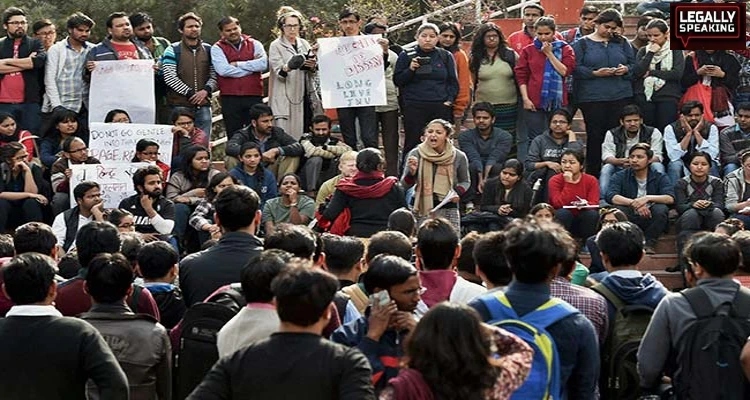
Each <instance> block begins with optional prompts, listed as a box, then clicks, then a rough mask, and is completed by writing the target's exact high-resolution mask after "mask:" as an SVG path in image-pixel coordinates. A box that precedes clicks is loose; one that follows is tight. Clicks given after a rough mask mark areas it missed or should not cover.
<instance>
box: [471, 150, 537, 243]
mask: <svg viewBox="0 0 750 400" xmlns="http://www.w3.org/2000/svg"><path fill="white" fill-rule="evenodd" d="M532 194H533V193H532V191H531V188H530V187H529V185H528V184H526V182H525V181H524V179H523V164H522V163H521V162H520V161H518V160H516V159H515V158H511V159H510V160H507V161H506V162H505V163H504V164H503V165H502V170H500V174H499V175H498V176H497V177H494V178H490V179H488V180H487V183H486V184H485V186H484V191H483V192H482V205H481V207H480V210H482V211H485V212H490V213H494V214H497V216H498V218H499V219H498V221H497V222H492V223H490V224H488V226H487V228H488V231H495V230H500V229H502V228H504V227H505V225H507V224H508V223H509V222H510V221H511V220H513V218H523V217H525V216H526V214H528V213H529V209H530V208H531V201H532V200H533V199H532V197H533V196H532Z"/></svg>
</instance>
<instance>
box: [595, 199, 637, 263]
mask: <svg viewBox="0 0 750 400" xmlns="http://www.w3.org/2000/svg"><path fill="white" fill-rule="evenodd" d="M627 220H628V216H627V215H625V213H624V212H622V211H620V210H619V209H618V208H615V207H609V208H600V209H599V223H598V224H597V225H596V231H597V233H598V232H600V231H601V230H602V229H603V228H604V227H605V226H607V225H609V224H613V223H615V222H623V221H627ZM586 251H588V253H589V256H590V257H591V264H589V273H590V274H596V273H600V272H606V269H605V268H604V263H602V255H601V253H600V252H599V247H598V246H597V245H596V235H593V236H589V238H588V239H586Z"/></svg>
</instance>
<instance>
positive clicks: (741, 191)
mask: <svg viewBox="0 0 750 400" xmlns="http://www.w3.org/2000/svg"><path fill="white" fill-rule="evenodd" d="M744 175H745V169H744V168H740V169H737V170H734V171H732V172H731V173H729V174H728V175H727V176H725V177H724V196H725V198H724V199H725V200H724V207H726V209H727V211H728V212H730V213H736V212H739V211H740V209H739V208H738V207H737V203H742V202H744V201H745V200H748V199H746V198H744V196H745V186H746V185H747V183H746V182H745V176H744Z"/></svg>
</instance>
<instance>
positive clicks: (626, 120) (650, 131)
mask: <svg viewBox="0 0 750 400" xmlns="http://www.w3.org/2000/svg"><path fill="white" fill-rule="evenodd" d="M638 143H648V144H650V145H651V150H653V152H654V158H653V159H652V160H651V165H650V168H651V169H652V170H654V171H656V172H659V173H662V174H663V173H664V172H665V170H664V164H662V163H661V157H662V152H663V148H664V143H663V138H662V135H661V132H659V130H658V129H656V128H654V127H653V126H647V125H644V124H643V114H642V113H641V110H640V108H638V106H636V105H634V104H631V105H627V106H625V107H623V109H622V112H621V113H620V126H618V127H616V128H612V129H610V130H608V131H607V133H606V134H604V143H602V164H603V165H602V170H601V172H600V173H599V193H601V196H602V197H604V194H605V193H607V188H608V187H609V181H610V180H611V179H612V175H614V174H615V172H617V171H620V170H622V169H623V168H627V167H629V166H630V158H628V156H627V153H628V150H630V148H631V147H633V146H635V145H636V144H638Z"/></svg>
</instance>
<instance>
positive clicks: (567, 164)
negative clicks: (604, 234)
mask: <svg viewBox="0 0 750 400" xmlns="http://www.w3.org/2000/svg"><path fill="white" fill-rule="evenodd" d="M560 164H561V166H562V171H561V172H562V173H561V174H557V175H555V176H553V177H552V178H551V179H550V180H549V188H548V190H549V202H550V204H551V205H552V207H555V219H556V220H557V221H559V222H560V224H561V225H562V226H563V227H564V228H565V229H566V230H567V231H568V232H570V233H571V234H572V235H573V237H575V238H578V239H580V240H585V239H586V238H588V237H589V236H591V235H593V234H594V232H596V221H597V219H598V217H599V213H598V207H599V182H598V181H597V180H596V177H594V176H592V175H589V174H587V173H585V172H584V166H585V165H586V164H585V160H584V155H583V153H582V152H580V151H577V150H565V151H564V152H563V153H562V157H561V159H560Z"/></svg>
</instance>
